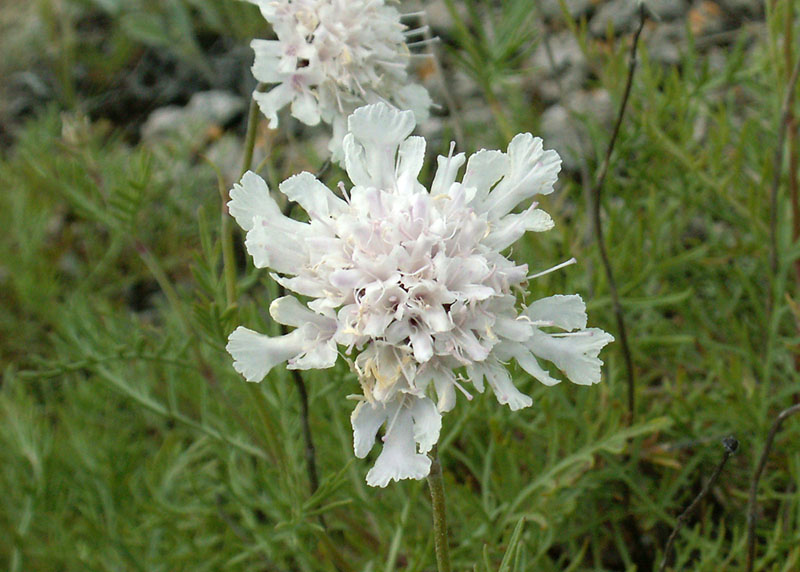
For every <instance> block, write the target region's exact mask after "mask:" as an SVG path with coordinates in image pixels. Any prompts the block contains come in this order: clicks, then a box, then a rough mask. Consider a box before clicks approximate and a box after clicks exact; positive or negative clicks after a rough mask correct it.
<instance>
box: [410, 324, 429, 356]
mask: <svg viewBox="0 0 800 572" xmlns="http://www.w3.org/2000/svg"><path fill="white" fill-rule="evenodd" d="M411 346H412V347H413V348H414V359H415V360H417V361H418V362H419V363H425V362H426V361H428V360H429V359H431V358H432V357H433V340H432V339H431V335H430V334H429V333H428V332H425V331H419V330H418V331H415V332H412V333H411Z"/></svg>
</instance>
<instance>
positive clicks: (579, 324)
mask: <svg viewBox="0 0 800 572" xmlns="http://www.w3.org/2000/svg"><path fill="white" fill-rule="evenodd" d="M523 314H524V315H525V316H527V317H528V318H530V320H531V321H532V322H534V323H539V324H540V325H551V326H558V327H559V328H561V329H564V330H567V331H572V330H582V329H583V328H585V327H586V304H584V303H583V299H582V298H581V297H580V296H579V295H577V294H570V295H568V296H564V295H561V294H558V295H556V296H550V297H549V298H542V299H541V300H536V301H535V302H532V303H531V304H530V305H529V306H528V307H527V308H526V309H525V310H524V311H523Z"/></svg>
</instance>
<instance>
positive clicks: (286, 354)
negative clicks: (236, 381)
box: [225, 326, 303, 381]
mask: <svg viewBox="0 0 800 572" xmlns="http://www.w3.org/2000/svg"><path fill="white" fill-rule="evenodd" d="M225 349H226V350H228V353H229V354H231V356H233V369H235V370H236V371H237V372H239V373H240V374H242V375H243V376H244V378H245V379H246V380H247V381H261V380H262V379H264V377H265V376H266V375H267V374H268V373H269V370H271V369H272V368H273V367H275V366H276V365H278V364H279V363H281V362H284V361H287V360H288V359H289V358H291V357H292V356H295V355H297V354H298V353H299V352H301V351H302V349H303V334H302V332H301V331H300V330H295V331H293V332H292V333H290V334H286V335H285V336H279V337H274V338H273V337H270V336H265V335H264V334H259V333H258V332H254V331H253V330H250V329H248V328H245V327H242V326H239V327H238V328H236V329H235V330H234V331H233V332H232V333H231V335H230V336H228V345H227V346H225Z"/></svg>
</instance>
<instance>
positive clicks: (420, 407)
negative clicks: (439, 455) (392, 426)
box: [411, 397, 442, 453]
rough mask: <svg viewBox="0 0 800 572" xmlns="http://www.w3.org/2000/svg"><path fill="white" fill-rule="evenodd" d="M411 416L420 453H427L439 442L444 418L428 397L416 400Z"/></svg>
mask: <svg viewBox="0 0 800 572" xmlns="http://www.w3.org/2000/svg"><path fill="white" fill-rule="evenodd" d="M411 416H412V418H413V420H414V440H415V441H416V442H417V443H418V444H419V452H420V453H427V452H428V451H430V450H431V449H432V448H433V446H434V445H435V444H436V442H437V441H438V440H439V432H440V431H441V430H442V416H441V415H440V414H439V410H438V409H436V405H435V404H434V403H433V401H431V400H430V399H428V398H427V397H423V398H421V399H416V400H414V404H413V405H412V406H411Z"/></svg>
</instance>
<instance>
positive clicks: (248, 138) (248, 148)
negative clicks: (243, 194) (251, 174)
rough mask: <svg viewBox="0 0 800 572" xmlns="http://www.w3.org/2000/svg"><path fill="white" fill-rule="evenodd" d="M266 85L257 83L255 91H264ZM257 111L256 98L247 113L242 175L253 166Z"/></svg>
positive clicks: (252, 100) (251, 101)
mask: <svg viewBox="0 0 800 572" xmlns="http://www.w3.org/2000/svg"><path fill="white" fill-rule="evenodd" d="M266 88H267V85H266V84H264V83H259V84H258V85H257V86H256V91H259V92H261V91H264V90H265V89H266ZM259 117H260V115H259V110H258V103H257V102H256V98H255V97H253V98H252V99H250V109H248V111H247V134H246V135H245V138H244V158H243V159H242V175H244V174H245V173H246V172H247V171H249V170H250V167H251V166H252V165H253V150H254V149H255V147H256V133H257V132H258V120H259Z"/></svg>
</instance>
